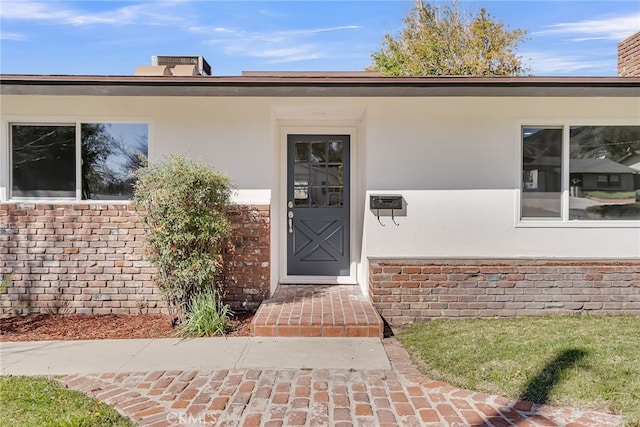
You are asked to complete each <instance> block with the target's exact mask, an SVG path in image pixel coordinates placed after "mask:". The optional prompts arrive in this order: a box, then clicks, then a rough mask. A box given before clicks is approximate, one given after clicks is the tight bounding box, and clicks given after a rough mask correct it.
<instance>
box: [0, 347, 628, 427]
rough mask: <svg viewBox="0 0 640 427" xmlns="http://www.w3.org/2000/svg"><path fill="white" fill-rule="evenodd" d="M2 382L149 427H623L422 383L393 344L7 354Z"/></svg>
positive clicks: (596, 416) (5, 350)
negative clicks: (38, 384)
mask: <svg viewBox="0 0 640 427" xmlns="http://www.w3.org/2000/svg"><path fill="white" fill-rule="evenodd" d="M0 366H1V372H2V373H3V374H29V375H31V374H33V375H36V374H38V375H40V374H64V373H69V372H73V374H68V375H66V376H64V377H62V378H59V381H60V382H62V383H63V384H66V385H67V386H68V387H69V388H72V389H75V390H79V391H81V392H83V393H85V394H87V395H89V396H92V397H95V398H97V399H99V400H101V401H104V402H105V403H107V404H109V405H112V406H114V407H115V408H117V409H118V410H119V411H120V412H121V413H123V414H125V415H126V416H128V417H130V418H131V419H133V420H135V421H136V422H137V423H138V424H139V425H143V426H154V427H161V426H214V425H215V426H247V427H248V426H265V427H266V426H274V427H275V426H283V425H285V426H323V425H326V426H338V427H340V426H363V427H365V426H433V427H435V426H456V427H462V426H473V427H476V426H477V427H479V426H495V427H502V426H513V425H516V426H566V427H575V426H617V425H622V423H623V420H622V418H621V417H619V416H614V415H609V414H603V413H598V412H594V411H584V410H578V409H569V408H556V407H550V406H546V405H533V404H531V403H528V402H520V401H513V400H509V399H506V398H503V397H499V396H493V395H488V394H484V393H475V392H471V391H468V390H462V389H458V388H455V387H452V386H450V385H448V384H445V383H442V382H437V381H432V380H430V379H429V378H427V377H425V376H423V375H422V374H420V373H419V372H418V371H417V370H416V369H415V367H414V366H413V364H412V363H411V360H410V358H409V356H408V354H407V353H406V351H405V350H404V349H403V348H402V347H401V346H400V345H399V344H398V343H397V341H395V340H394V339H385V340H384V341H383V343H381V342H380V340H378V339H373V338H360V339H358V338H335V339H330V338H320V339H317V338H316V339H309V338H275V339H274V338H233V339H231V338H229V339H225V338H208V339H194V340H185V341H179V340H175V339H169V340H166V339H163V340H126V341H122V340H107V341H86V342H85V341H69V342H59V341H58V342H40V343H0Z"/></svg>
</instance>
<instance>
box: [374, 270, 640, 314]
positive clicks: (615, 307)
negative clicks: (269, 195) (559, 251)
mask: <svg viewBox="0 0 640 427" xmlns="http://www.w3.org/2000/svg"><path fill="white" fill-rule="evenodd" d="M369 291H370V295H371V299H372V301H373V304H374V306H375V307H376V308H377V310H378V311H379V313H380V314H381V315H382V317H383V318H384V319H385V320H386V321H387V322H389V323H390V324H391V325H394V326H397V325H404V324H408V323H412V322H416V321H427V320H430V319H435V318H461V317H506V316H539V315H545V314H561V313H562V314H564V313H580V312H593V313H598V314H606V313H608V314H635V315H640V260H639V261H630V262H612V261H584V262H569V261H554V262H547V261H544V262H542V261H533V260H507V261H499V262H498V261H480V260H478V261H476V260H464V261H463V260H450V261H427V260H405V261H401V260H371V261H370V264H369Z"/></svg>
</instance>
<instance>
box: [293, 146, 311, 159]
mask: <svg viewBox="0 0 640 427" xmlns="http://www.w3.org/2000/svg"><path fill="white" fill-rule="evenodd" d="M293 147H294V153H295V154H294V160H295V161H296V162H308V161H309V143H308V142H296V143H294V146H293Z"/></svg>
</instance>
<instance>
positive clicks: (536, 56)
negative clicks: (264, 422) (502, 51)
mask: <svg viewBox="0 0 640 427" xmlns="http://www.w3.org/2000/svg"><path fill="white" fill-rule="evenodd" d="M522 57H523V58H529V59H531V61H530V63H531V70H530V72H531V74H533V75H537V76H545V75H564V76H571V75H577V74H578V72H579V73H580V74H594V73H595V74H601V75H610V74H611V73H612V72H613V73H615V67H616V64H615V60H613V61H610V60H606V59H597V60H594V58H593V57H590V56H586V55H584V56H583V55H567V54H566V53H557V54H554V53H552V52H523V53H522ZM603 70H605V71H603ZM589 71H590V72H589Z"/></svg>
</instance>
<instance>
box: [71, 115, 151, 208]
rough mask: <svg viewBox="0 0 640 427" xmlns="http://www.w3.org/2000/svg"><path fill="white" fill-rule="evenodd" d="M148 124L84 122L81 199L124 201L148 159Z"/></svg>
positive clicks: (129, 195)
mask: <svg viewBox="0 0 640 427" xmlns="http://www.w3.org/2000/svg"><path fill="white" fill-rule="evenodd" d="M147 134H148V130H147V125H146V124H138V123H118V124H115V123H83V124H82V125H81V141H82V198H83V199H94V200H127V199H130V198H131V196H132V195H133V185H134V183H135V176H134V173H135V171H136V170H137V169H138V168H140V167H141V166H142V162H143V158H144V157H146V156H147Z"/></svg>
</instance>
